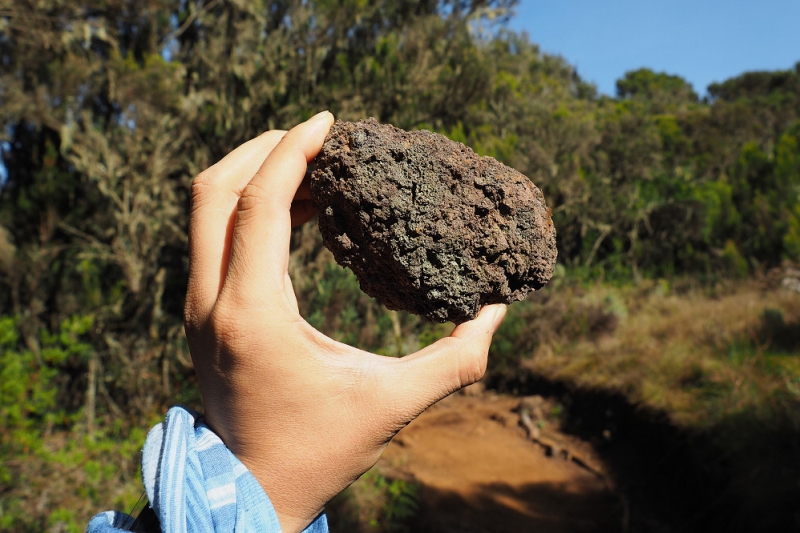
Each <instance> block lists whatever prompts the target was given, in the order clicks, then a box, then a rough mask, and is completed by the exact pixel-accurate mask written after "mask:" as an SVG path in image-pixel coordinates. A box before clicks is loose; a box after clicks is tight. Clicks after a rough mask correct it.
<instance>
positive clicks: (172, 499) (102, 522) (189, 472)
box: [86, 407, 328, 533]
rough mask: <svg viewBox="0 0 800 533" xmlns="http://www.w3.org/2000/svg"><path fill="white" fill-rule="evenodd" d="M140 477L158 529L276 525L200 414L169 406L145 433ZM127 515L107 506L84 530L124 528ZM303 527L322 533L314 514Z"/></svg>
mask: <svg viewBox="0 0 800 533" xmlns="http://www.w3.org/2000/svg"><path fill="white" fill-rule="evenodd" d="M142 479H143V481H144V485H145V491H146V492H147V496H148V497H149V499H150V503H151V505H152V506H153V510H154V511H155V513H156V516H158V519H159V521H160V523H161V529H162V531H163V532H164V533H194V532H211V531H213V532H215V533H219V532H235V533H245V532H251V531H253V532H256V531H258V532H266V533H273V532H274V533H279V532H280V531H281V527H280V523H279V521H278V515H277V514H276V513H275V509H274V508H273V507H272V503H271V502H270V501H269V498H268V497H267V495H266V493H265V492H264V490H263V489H262V488H261V485H260V484H259V483H258V481H257V480H256V478H255V477H253V474H252V473H250V471H249V470H248V469H247V468H246V467H245V466H244V465H243V464H242V463H241V461H239V459H238V458H237V457H236V456H235V455H234V454H233V453H231V451H230V450H228V448H227V447H226V446H225V445H224V444H223V442H222V440H220V438H219V437H218V436H217V435H216V434H215V433H214V432H213V431H211V429H209V428H208V426H206V425H205V424H204V423H203V421H202V419H200V418H199V417H198V416H196V415H195V414H194V413H192V412H191V411H189V410H187V409H185V408H183V407H173V408H172V409H170V410H169V412H168V413H167V418H166V420H165V421H164V422H163V423H161V424H159V425H157V426H156V427H154V428H153V429H152V430H151V431H150V433H149V434H148V435H147V441H146V442H145V445H144V450H143V452H142ZM132 522H133V519H132V518H131V517H130V516H128V515H126V514H123V513H118V512H114V511H108V512H106V513H100V514H99V515H97V516H95V517H94V518H93V519H92V520H91V522H89V525H88V527H87V530H86V531H87V533H115V532H118V531H127V530H129V528H130V526H131V524H132ZM304 533H328V524H327V520H326V518H325V515H324V514H322V515H320V516H319V517H318V518H317V519H316V520H315V521H314V522H313V523H312V524H311V525H310V526H309V527H308V528H306V530H305V532H304Z"/></svg>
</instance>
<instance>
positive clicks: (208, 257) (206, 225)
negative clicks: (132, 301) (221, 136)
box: [186, 130, 286, 315]
mask: <svg viewBox="0 0 800 533" xmlns="http://www.w3.org/2000/svg"><path fill="white" fill-rule="evenodd" d="M285 134H286V132H285V131H279V130H275V131H269V132H266V133H264V134H262V135H260V136H258V137H256V138H255V139H252V140H250V141H248V142H246V143H244V144H243V145H241V146H239V147H238V148H237V149H236V150H234V151H233V152H231V153H230V154H228V155H227V156H225V158H224V159H222V160H221V161H220V162H219V163H217V164H215V165H214V166H212V167H210V168H209V169H208V170H206V171H205V172H203V173H201V174H200V175H199V176H197V177H196V178H195V179H194V181H193V182H192V192H191V198H192V208H191V217H190V223H189V265H190V269H189V287H188V291H187V297H186V303H187V315H190V314H193V315H194V314H197V315H201V314H203V313H207V312H208V311H209V310H210V309H211V307H212V306H213V305H214V301H215V300H216V298H217V295H218V294H219V290H220V288H221V286H222V280H223V279H224V276H225V271H226V268H227V264H228V253H229V250H230V237H231V233H232V230H233V220H234V219H233V216H234V214H235V212H236V204H237V202H238V201H239V196H240V195H241V193H242V190H243V189H244V187H245V186H246V185H247V183H248V182H249V181H250V180H251V179H252V177H253V175H255V173H256V172H257V171H258V169H259V168H260V167H261V165H262V164H263V162H264V160H265V159H266V158H267V156H268V155H269V153H270V152H271V151H272V149H273V148H274V147H275V146H276V145H277V144H278V142H280V140H281V139H282V138H283V136H284V135H285Z"/></svg>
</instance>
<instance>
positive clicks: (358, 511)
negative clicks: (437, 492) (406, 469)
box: [328, 468, 418, 533]
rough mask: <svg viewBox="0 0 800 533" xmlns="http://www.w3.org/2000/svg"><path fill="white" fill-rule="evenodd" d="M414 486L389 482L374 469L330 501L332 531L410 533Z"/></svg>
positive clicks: (415, 508) (400, 480) (408, 483)
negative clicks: (407, 532) (405, 532)
mask: <svg viewBox="0 0 800 533" xmlns="http://www.w3.org/2000/svg"><path fill="white" fill-rule="evenodd" d="M417 492H418V487H417V485H416V484H414V483H412V482H409V481H405V480H402V479H388V478H386V477H384V476H383V475H382V474H381V473H380V472H379V471H378V470H377V469H375V468H373V469H372V470H370V471H369V472H367V473H366V474H364V475H363V476H361V478H360V479H359V480H358V481H356V482H355V483H353V484H352V485H351V486H350V487H348V488H347V489H346V490H345V491H344V492H343V493H342V494H340V495H339V496H337V497H336V498H335V499H334V500H333V502H331V504H330V506H329V509H328V519H329V523H330V526H331V529H332V530H334V531H352V532H354V533H390V532H404V531H411V529H410V525H411V524H410V519H412V518H413V517H414V516H415V514H416V510H417V506H418V504H417V498H418V496H417Z"/></svg>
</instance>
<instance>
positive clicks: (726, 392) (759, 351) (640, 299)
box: [523, 283, 800, 427]
mask: <svg viewBox="0 0 800 533" xmlns="http://www.w3.org/2000/svg"><path fill="white" fill-rule="evenodd" d="M563 298H566V299H572V300H574V301H577V302H584V303H585V302H604V303H605V307H606V312H608V313H611V314H613V315H614V316H616V317H617V318H618V322H617V323H616V324H614V325H615V326H616V327H612V328H609V329H608V330H606V331H602V332H599V333H598V334H595V335H582V336H572V337H565V336H559V337H557V338H554V339H548V340H547V341H546V342H542V343H540V344H539V345H538V346H536V348H535V350H534V352H533V356H532V357H531V358H530V359H528V360H526V361H525V362H524V363H523V364H524V365H525V366H527V367H529V368H530V369H532V370H533V371H535V372H536V373H538V374H541V375H544V376H545V377H547V378H550V379H557V380H561V381H567V382H570V383H573V384H575V385H577V386H579V387H584V388H592V389H603V390H610V391H614V392H621V393H623V394H624V395H625V396H627V397H628V398H629V399H630V400H631V401H633V402H635V403H638V404H641V405H644V406H647V407H652V408H655V409H658V410H661V411H664V412H666V413H667V414H668V415H669V417H670V418H671V420H672V421H673V422H674V423H675V424H677V425H679V426H694V427H704V426H708V425H711V424H715V423H718V422H720V421H721V420H722V419H723V418H724V417H727V416H730V415H734V414H737V413H741V412H746V411H747V412H754V413H761V414H762V415H764V416H765V417H767V418H770V417H772V416H773V415H776V416H780V417H781V418H783V417H785V416H789V417H790V418H792V419H793V420H794V421H796V422H798V424H800V414H798V413H797V412H796V411H797V410H796V409H795V407H796V406H797V405H798V402H800V294H798V293H793V292H788V291H786V290H782V289H770V290H763V289H761V288H759V287H758V286H756V284H754V283H751V284H748V285H743V286H740V287H737V288H735V289H730V290H728V291H727V292H725V293H724V294H719V295H715V296H709V295H708V294H707V293H706V292H705V291H703V290H700V289H692V290H689V291H688V292H686V293H684V294H675V293H672V292H671V291H669V289H668V288H666V285H665V284H659V283H652V284H649V285H648V286H645V287H641V286H640V287H638V288H627V289H615V288H609V287H604V286H597V287H594V288H591V289H588V290H586V291H578V292H577V293H576V292H575V291H574V290H567V291H566V294H564V295H563ZM533 305H535V303H534V304H533ZM562 305H563V304H562ZM548 306H549V307H554V305H553V304H552V303H550V302H547V301H546V302H545V304H544V307H545V308H546V307H548ZM584 308H585V309H590V308H589V307H586V306H585V305H584ZM594 309H595V311H594V312H595V313H596V312H597V308H594ZM539 314H541V312H540V313H539ZM545 314H546V313H545ZM550 320H552V316H551V317H550ZM588 321H589V322H591V319H588Z"/></svg>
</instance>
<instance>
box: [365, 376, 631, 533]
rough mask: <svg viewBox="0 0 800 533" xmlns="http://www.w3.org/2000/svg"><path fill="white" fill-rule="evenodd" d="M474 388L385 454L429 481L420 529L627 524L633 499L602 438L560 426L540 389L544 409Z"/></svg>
mask: <svg viewBox="0 0 800 533" xmlns="http://www.w3.org/2000/svg"><path fill="white" fill-rule="evenodd" d="M470 392H471V391H469V390H468V392H467V394H456V395H453V396H451V397H449V398H447V399H445V400H443V401H441V402H439V403H438V404H437V405H435V406H433V407H431V408H430V409H429V410H428V411H426V412H425V413H423V414H422V416H420V417H419V418H418V419H417V420H416V421H414V422H412V423H411V424H410V425H409V426H408V427H406V428H405V429H403V430H402V431H401V432H400V433H399V434H398V435H397V436H396V437H395V439H394V440H393V441H392V443H391V444H390V445H389V448H388V449H387V451H386V453H385V454H384V456H383V458H382V459H381V463H380V468H381V470H382V471H383V473H384V475H387V476H389V477H394V478H404V479H412V480H414V481H416V483H418V484H419V486H420V494H419V504H420V508H419V512H418V513H417V517H416V522H415V523H414V524H413V526H412V528H411V530H413V531H419V532H431V533H434V532H436V533H438V532H447V533H459V532H463V533H484V532H493V533H498V532H499V533H502V532H527V531H531V532H537V533H551V532H552V533H555V532H559V533H562V532H563V533H566V532H589V531H597V532H616V531H621V530H623V528H624V525H623V523H624V521H625V510H624V500H623V499H622V498H621V496H620V495H619V494H618V493H617V492H616V490H615V488H614V486H613V484H612V482H611V481H610V478H609V477H608V476H607V474H606V472H605V471H604V467H603V465H602V463H601V462H600V461H599V460H598V459H597V457H596V455H595V453H594V450H593V448H592V446H591V445H590V444H588V443H587V442H584V441H581V440H579V439H576V438H575V437H571V436H568V435H565V434H563V433H561V432H560V431H558V421H557V420H556V419H553V417H551V416H550V415H549V413H550V412H551V411H552V410H553V408H554V406H552V405H550V404H548V403H547V401H545V400H543V399H541V398H539V397H536V398H535V400H537V401H538V403H536V402H534V404H533V405H538V406H539V407H536V408H534V409H533V410H531V411H530V412H529V410H527V409H526V408H525V403H524V400H521V399H520V398H515V397H510V396H503V395H496V394H492V393H484V392H479V393H477V394H470ZM472 392H474V389H473V390H472ZM521 403H522V404H523V408H522V409H520V404H521ZM523 411H524V412H525V415H526V416H528V417H529V419H530V418H532V419H533V423H534V424H535V426H536V428H537V429H536V430H535V433H536V434H535V435H533V436H534V437H536V440H532V439H531V435H530V432H529V431H526V429H524V428H523V427H522V425H520V423H519V422H520V419H521V415H522V414H523Z"/></svg>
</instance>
